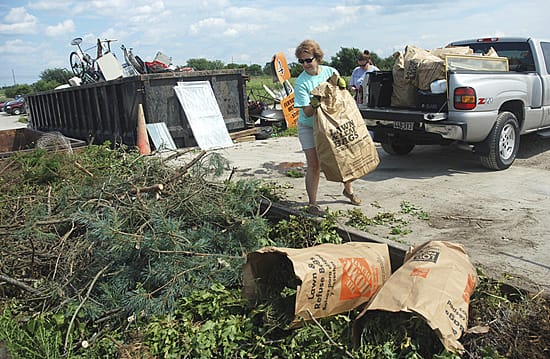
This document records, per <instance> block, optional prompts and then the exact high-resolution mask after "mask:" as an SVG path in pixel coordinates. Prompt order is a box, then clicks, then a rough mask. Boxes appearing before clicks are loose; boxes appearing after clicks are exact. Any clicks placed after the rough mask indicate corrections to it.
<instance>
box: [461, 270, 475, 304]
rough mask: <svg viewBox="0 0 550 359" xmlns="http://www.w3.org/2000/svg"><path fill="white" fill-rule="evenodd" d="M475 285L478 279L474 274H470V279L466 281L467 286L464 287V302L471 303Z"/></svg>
mask: <svg viewBox="0 0 550 359" xmlns="http://www.w3.org/2000/svg"><path fill="white" fill-rule="evenodd" d="M475 287H476V281H475V279H474V277H473V275H471V274H468V280H467V281H466V288H464V293H462V299H464V302H466V303H470V296H471V295H472V293H473V292H474V288H475Z"/></svg>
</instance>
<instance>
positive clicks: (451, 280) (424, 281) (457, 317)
mask: <svg viewBox="0 0 550 359" xmlns="http://www.w3.org/2000/svg"><path fill="white" fill-rule="evenodd" d="M478 282H479V279H478V277H477V273H476V270H475V268H474V266H473V265H472V264H471V262H470V260H469V258H468V255H467V254H466V252H465V251H464V248H463V247H462V246H461V245H460V244H454V243H450V242H443V241H431V242H426V243H424V244H422V245H420V246H418V247H414V248H412V249H411V250H409V252H408V253H407V254H406V256H405V262H404V263H403V265H402V266H401V267H400V268H399V269H398V270H396V271H395V272H394V273H393V274H392V276H391V277H390V279H388V281H387V282H386V283H385V284H384V286H383V287H382V288H381V289H380V291H379V292H378V293H377V295H376V296H375V297H374V298H373V299H372V300H371V302H370V303H369V304H368V305H367V307H365V309H364V310H363V311H362V312H361V313H360V314H359V315H358V317H357V320H356V321H355V322H354V325H353V339H354V342H355V343H356V344H358V343H359V342H360V339H361V334H362V330H363V327H364V325H365V323H367V322H368V320H369V314H371V313H372V314H374V313H377V312H379V311H385V312H394V313H398V312H407V313H416V314H418V315H420V316H421V317H422V318H423V319H424V320H425V321H426V323H427V324H428V325H429V327H430V328H431V329H432V330H434V331H435V333H436V334H437V336H438V337H439V340H440V341H441V343H442V344H443V346H444V347H445V348H446V349H447V350H449V351H452V352H463V351H464V347H463V346H462V344H461V343H460V342H459V341H458V339H459V338H460V337H461V335H462V334H463V333H464V332H465V331H466V329H467V324H468V307H469V303H470V296H471V294H472V293H473V291H474V289H475V287H476V286H477V284H478Z"/></svg>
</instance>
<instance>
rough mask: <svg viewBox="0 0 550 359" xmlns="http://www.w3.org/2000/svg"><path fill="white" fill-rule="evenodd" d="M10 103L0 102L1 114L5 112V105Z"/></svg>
mask: <svg viewBox="0 0 550 359" xmlns="http://www.w3.org/2000/svg"><path fill="white" fill-rule="evenodd" d="M6 102H8V101H7V100H6V101H0V112H2V111H4V104H5V103H6Z"/></svg>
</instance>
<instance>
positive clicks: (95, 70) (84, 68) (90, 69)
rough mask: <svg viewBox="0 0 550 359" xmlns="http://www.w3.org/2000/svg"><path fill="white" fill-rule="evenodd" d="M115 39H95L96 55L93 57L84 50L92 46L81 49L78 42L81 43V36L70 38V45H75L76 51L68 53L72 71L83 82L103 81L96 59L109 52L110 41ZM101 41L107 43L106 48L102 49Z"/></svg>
mask: <svg viewBox="0 0 550 359" xmlns="http://www.w3.org/2000/svg"><path fill="white" fill-rule="evenodd" d="M113 41H117V40H114V39H109V40H107V39H106V40H100V39H97V45H96V47H97V57H96V58H95V59H94V58H92V56H90V55H89V54H88V53H87V52H86V51H88V50H90V49H92V48H93V47H91V48H89V49H86V50H82V47H81V46H80V44H81V43H82V38H81V37H75V38H74V39H72V40H71V45H73V46H76V47H77V51H73V52H71V54H70V55H69V63H70V64H71V69H72V71H73V73H74V74H75V75H76V76H78V77H80V78H81V79H82V81H83V82H84V83H94V82H98V81H103V80H104V77H103V74H102V73H101V71H100V70H99V67H98V66H97V65H96V60H97V59H98V58H100V57H101V56H103V55H106V54H108V53H110V52H111V42H113ZM103 43H106V44H107V50H105V51H104V50H103Z"/></svg>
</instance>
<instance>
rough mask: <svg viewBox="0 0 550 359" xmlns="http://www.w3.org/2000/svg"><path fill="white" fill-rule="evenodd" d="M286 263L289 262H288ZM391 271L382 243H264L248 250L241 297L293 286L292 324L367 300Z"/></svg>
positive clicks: (260, 295) (255, 296) (262, 297)
mask: <svg viewBox="0 0 550 359" xmlns="http://www.w3.org/2000/svg"><path fill="white" fill-rule="evenodd" d="M287 264H288V266H287ZM390 274H391V266H390V257H389V250H388V246H387V245H386V244H380V243H365V242H349V243H345V244H321V245H318V246H314V247H309V248H300V249H297V248H278V247H264V248H262V249H259V250H257V251H255V252H252V253H249V254H248V255H247V261H246V264H245V265H244V267H243V283H244V288H243V296H244V297H245V298H249V299H253V300H254V299H257V300H259V301H262V300H265V299H266V297H267V295H268V294H269V293H273V292H274V291H275V292H276V291H278V292H280V291H282V290H283V289H285V287H289V286H295V287H296V295H295V299H294V298H293V299H294V300H293V302H294V304H295V305H294V307H293V320H292V323H291V321H290V320H289V324H291V326H293V325H295V324H298V323H299V322H300V321H301V320H302V319H304V320H311V319H312V318H311V317H314V318H323V317H328V316H331V315H336V314H338V313H343V312H346V311H349V310H352V309H354V308H357V307H358V306H360V305H361V304H364V303H366V302H367V301H368V300H369V299H371V297H372V296H373V295H374V294H375V293H376V292H377V291H378V289H379V288H380V287H381V286H382V284H383V283H384V282H385V281H386V280H387V279H388V278H389V276H390Z"/></svg>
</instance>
